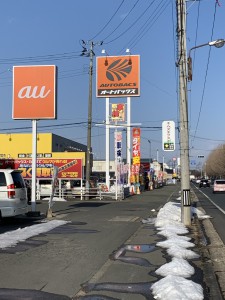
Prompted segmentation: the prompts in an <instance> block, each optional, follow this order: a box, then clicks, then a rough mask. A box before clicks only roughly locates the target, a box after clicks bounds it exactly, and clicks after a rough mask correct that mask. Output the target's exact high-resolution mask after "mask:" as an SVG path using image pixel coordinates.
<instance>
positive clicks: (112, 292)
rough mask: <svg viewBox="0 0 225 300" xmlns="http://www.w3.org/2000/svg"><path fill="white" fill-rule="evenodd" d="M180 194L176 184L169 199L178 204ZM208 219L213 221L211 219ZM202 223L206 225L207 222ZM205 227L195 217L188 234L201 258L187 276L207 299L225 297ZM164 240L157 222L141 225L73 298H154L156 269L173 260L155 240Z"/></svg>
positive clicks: (151, 215) (141, 197) (151, 214)
mask: <svg viewBox="0 0 225 300" xmlns="http://www.w3.org/2000/svg"><path fill="white" fill-rule="evenodd" d="M151 193H152V192H151V191H146V192H144V193H143V194H141V195H135V196H132V197H131V198H129V200H126V201H131V202H133V201H140V202H142V201H144V200H145V199H146V198H148V197H149V199H150V198H151ZM168 196H169V195H168ZM179 197H180V194H179V186H174V192H173V193H172V194H171V197H170V198H169V199H168V201H174V202H178V203H179V200H177V199H178V198H179ZM193 197H194V199H193V200H194V201H195V203H196V202H197V199H196V196H195V195H193ZM159 209H160V207H158V208H157V210H156V211H149V218H155V217H156V216H157V213H158V210H159ZM206 222H207V224H208V223H210V221H209V220H207V221H206ZM203 223H204V224H205V221H204V222H203ZM207 228H208V227H207ZM203 230H204V229H203V228H202V223H201V222H200V221H199V220H198V219H197V218H195V219H194V220H193V223H192V226H191V228H189V234H188V235H187V236H189V237H190V238H191V239H192V242H194V243H195V245H196V246H195V247H194V249H193V251H195V252H196V253H198V254H199V255H200V257H199V258H198V259H196V258H195V259H193V260H191V261H190V260H189V263H190V264H191V265H192V266H193V267H194V269H195V273H194V275H192V276H191V277H190V278H188V279H190V280H192V281H194V282H195V283H198V284H200V285H201V286H202V288H203V290H204V299H205V300H211V299H216V300H220V299H223V297H222V296H221V294H220V289H219V286H218V283H217V280H216V277H215V275H214V272H213V269H212V264H211V263H209V261H210V257H209V252H208V251H207V250H206V245H205V243H204V242H205V236H204V234H203ZM206 235H207V232H206ZM162 240H164V238H163V237H162V236H160V235H158V234H157V230H156V228H155V226H154V224H141V226H140V227H139V229H138V230H137V231H136V232H135V234H134V235H133V236H131V237H130V238H129V239H128V240H127V241H126V242H125V243H124V245H122V246H121V247H120V248H119V249H115V251H114V252H113V253H112V254H111V255H110V256H109V259H108V260H107V261H106V263H105V264H104V265H103V266H102V268H101V269H100V270H99V271H98V272H97V273H96V274H95V275H94V276H93V277H92V278H91V279H90V280H89V281H88V282H86V283H83V284H82V287H81V289H80V291H79V292H78V293H77V294H76V295H75V296H74V297H73V299H121V300H139V299H140V300H141V299H154V298H153V295H152V293H151V290H150V288H151V286H152V284H153V283H154V282H156V281H158V280H160V279H162V277H161V276H157V275H156V273H155V271H156V270H157V269H158V268H159V267H160V266H162V265H164V264H166V263H168V262H169V261H171V257H169V256H168V254H167V253H166V251H165V249H163V248H160V247H157V246H156V243H157V242H159V241H162ZM190 299H192V298H190Z"/></svg>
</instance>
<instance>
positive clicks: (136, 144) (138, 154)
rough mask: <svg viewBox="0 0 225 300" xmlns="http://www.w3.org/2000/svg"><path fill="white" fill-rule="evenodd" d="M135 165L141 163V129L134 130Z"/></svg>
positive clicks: (133, 151) (133, 152)
mask: <svg viewBox="0 0 225 300" xmlns="http://www.w3.org/2000/svg"><path fill="white" fill-rule="evenodd" d="M132 137H133V150H132V154H133V165H140V163H141V129H140V128H133V130H132Z"/></svg>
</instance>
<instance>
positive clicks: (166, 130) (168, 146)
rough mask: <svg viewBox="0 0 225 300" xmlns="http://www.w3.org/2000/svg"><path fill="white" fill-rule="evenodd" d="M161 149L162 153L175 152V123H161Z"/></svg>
mask: <svg viewBox="0 0 225 300" xmlns="http://www.w3.org/2000/svg"><path fill="white" fill-rule="evenodd" d="M162 148H163V150H164V151H174V150H175V123H174V121H163V123H162Z"/></svg>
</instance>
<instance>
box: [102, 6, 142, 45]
mask: <svg viewBox="0 0 225 300" xmlns="http://www.w3.org/2000/svg"><path fill="white" fill-rule="evenodd" d="M139 1H140V0H137V1H136V2H135V3H134V5H133V7H132V8H131V9H130V10H129V12H128V13H127V14H126V17H125V18H123V20H122V21H121V22H120V23H119V24H118V25H117V26H116V28H115V29H114V30H113V31H112V32H111V33H110V34H108V35H107V36H106V37H105V38H104V39H103V40H104V41H105V40H107V38H109V37H110V36H111V35H112V34H113V33H114V32H115V31H116V30H117V29H118V28H119V27H120V26H121V25H122V24H123V22H124V21H125V20H126V19H127V18H128V16H129V15H130V13H131V12H132V11H133V9H134V8H135V6H136V5H137V4H138V2H139Z"/></svg>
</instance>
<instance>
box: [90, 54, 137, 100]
mask: <svg viewBox="0 0 225 300" xmlns="http://www.w3.org/2000/svg"><path fill="white" fill-rule="evenodd" d="M96 66H97V75H96V77H97V88H96V97H104V98H108V97H132V96H140V56H139V55H125V56H106V57H97V62H96Z"/></svg>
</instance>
